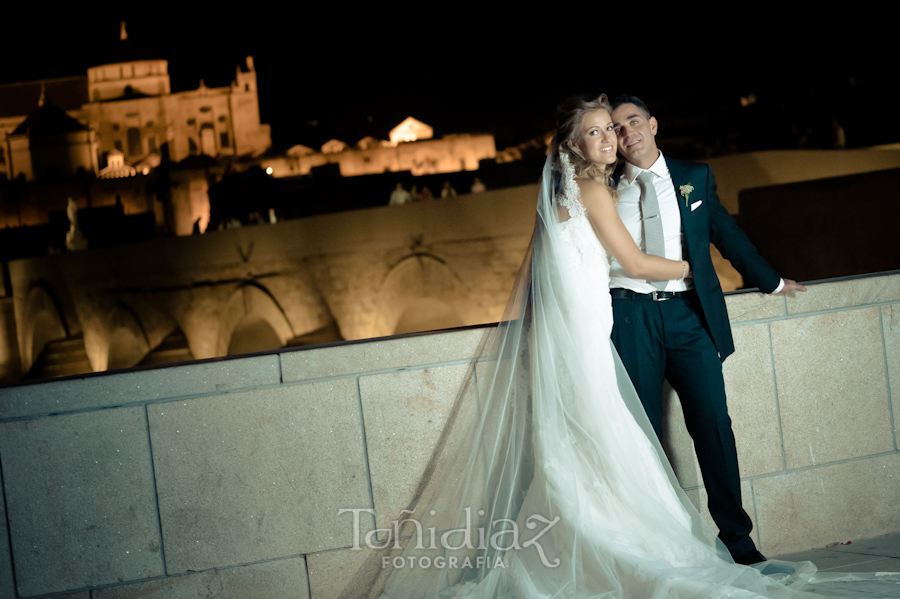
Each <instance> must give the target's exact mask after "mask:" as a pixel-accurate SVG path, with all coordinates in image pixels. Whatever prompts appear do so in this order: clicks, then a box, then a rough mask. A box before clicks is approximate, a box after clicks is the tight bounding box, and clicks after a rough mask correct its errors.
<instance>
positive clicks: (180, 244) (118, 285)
mask: <svg viewBox="0 0 900 599" xmlns="http://www.w3.org/2000/svg"><path fill="white" fill-rule="evenodd" d="M535 194H536V186H535V185H531V186H526V187H519V188H511V189H507V190H502V191H494V192H487V193H483V194H479V195H473V196H467V197H461V198H457V199H454V200H451V201H446V202H445V201H434V202H431V203H428V204H416V205H407V206H393V207H388V206H385V207H383V208H375V209H370V210H362V211H356V212H349V213H340V214H331V215H324V216H318V217H313V218H308V219H301V220H294V221H285V222H281V223H278V224H275V225H258V226H254V227H244V228H240V229H233V230H229V231H220V232H212V233H208V234H205V235H197V236H191V237H177V238H170V239H161V240H153V241H150V242H146V243H137V244H132V245H128V246H120V247H115V248H108V249H99V250H91V251H88V252H81V253H69V254H64V255H58V256H49V257H46V258H36V259H30V260H21V261H15V262H12V263H10V266H9V275H10V281H11V287H12V291H13V293H12V296H13V306H14V312H15V322H16V324H17V327H16V328H17V346H18V354H19V356H20V360H21V372H28V371H29V370H33V372H34V371H35V370H37V371H40V373H41V374H43V375H45V376H46V375H48V374H73V372H72V371H71V369H70V370H68V371H66V370H65V368H71V366H70V365H65V364H63V365H59V366H57V368H60V369H61V370H58V371H56V372H51V371H50V369H51V368H53V367H54V365H53V364H46V363H40V364H38V365H37V368H36V369H33V366H35V364H36V362H39V360H38V358H39V357H40V356H41V354H42V352H44V353H45V356H44V358H45V359H46V354H47V353H48V352H46V351H45V350H47V349H52V348H54V347H56V346H58V345H60V344H62V343H68V344H69V345H72V344H73V342H74V346H75V350H74V351H75V352H77V351H78V350H80V349H81V347H83V350H81V351H83V355H84V358H86V360H87V362H88V363H89V364H84V358H82V364H81V368H82V370H80V371H78V370H76V371H75V372H91V371H95V372H96V371H103V370H108V369H119V368H129V367H132V366H135V365H138V364H149V363H156V362H161V361H168V362H171V361H183V360H187V359H202V358H213V357H220V356H225V355H231V354H243V353H250V352H255V351H261V350H269V349H277V348H279V347H285V346H295V345H306V344H310V343H321V342H328V341H339V340H354V339H363V338H369V337H381V336H386V335H393V334H397V333H405V332H411V331H422V330H430V329H442V328H449V327H456V326H462V325H470V324H478V323H486V322H496V321H497V320H499V318H500V316H501V314H502V311H503V307H504V305H505V302H506V299H507V296H508V294H509V288H510V286H511V284H512V280H513V278H514V276H515V274H516V271H517V270H518V267H519V265H520V263H521V261H522V257H523V255H524V251H525V248H526V246H527V244H528V242H529V240H530V233H531V229H532V227H533V219H534V215H533V204H534V198H535V197H536V196H535ZM79 340H81V341H79ZM79 343H81V345H79ZM165 352H168V354H166V355H165V356H164V355H162V354H163V353H165ZM179 352H180V353H179ZM173 358H174V359H173Z"/></svg>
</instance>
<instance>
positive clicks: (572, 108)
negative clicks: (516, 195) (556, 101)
mask: <svg viewBox="0 0 900 599" xmlns="http://www.w3.org/2000/svg"><path fill="white" fill-rule="evenodd" d="M595 110H605V111H606V112H612V106H611V105H610V103H609V100H608V99H607V97H606V94H600V95H599V96H597V97H594V96H592V95H590V94H579V95H577V96H572V97H571V98H568V99H566V100H565V101H564V102H563V103H562V104H560V105H559V106H558V107H557V109H556V135H554V136H553V141H552V142H551V144H550V151H551V153H552V155H553V167H554V169H556V170H561V167H560V164H559V154H560V153H561V152H565V153H566V154H567V155H568V157H569V161H570V162H571V163H572V166H573V167H574V169H575V176H576V177H585V178H589V179H593V180H594V181H597V182H598V183H603V184H604V185H606V186H607V187H609V188H610V191H611V192H612V191H614V190H613V189H612V173H613V170H615V167H616V163H615V162H614V163H612V164H603V165H598V164H594V163H593V162H590V161H588V160H587V159H586V158H585V157H584V154H583V153H582V151H581V149H580V148H579V147H578V144H577V143H576V140H577V138H578V137H579V136H580V135H581V122H582V121H583V120H584V115H586V114H587V113H589V112H593V111H595ZM560 140H562V141H560ZM613 197H614V198H615V194H613Z"/></svg>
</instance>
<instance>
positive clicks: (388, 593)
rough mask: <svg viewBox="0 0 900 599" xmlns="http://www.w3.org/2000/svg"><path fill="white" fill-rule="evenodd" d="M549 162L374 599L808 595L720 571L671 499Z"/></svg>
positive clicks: (755, 576)
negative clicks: (520, 246) (507, 283)
mask: <svg viewBox="0 0 900 599" xmlns="http://www.w3.org/2000/svg"><path fill="white" fill-rule="evenodd" d="M553 158H554V156H553V155H552V153H551V156H550V157H548V159H547V161H546V163H545V165H544V170H543V176H542V179H541V183H540V189H539V194H538V202H537V216H536V222H535V227H534V235H533V238H532V242H531V244H530V247H529V249H528V252H527V255H526V258H525V260H524V262H523V265H522V267H521V269H520V272H519V274H518V276H517V278H516V282H515V286H514V289H513V292H512V294H511V296H510V300H509V303H508V305H507V308H506V311H505V314H504V317H503V319H502V321H501V322H500V324H499V325H498V326H497V327H496V328H494V329H493V330H492V331H491V332H490V334H489V335H487V337H486V340H485V341H484V343H483V346H482V348H481V349H480V352H479V355H478V356H477V358H475V359H474V360H473V362H472V368H471V370H470V375H469V377H468V378H467V380H466V383H465V385H464V387H463V389H462V390H461V391H460V396H459V398H458V399H457V401H456V403H455V405H454V408H453V411H452V412H451V414H450V415H449V418H448V423H447V426H446V428H445V431H444V433H443V435H442V437H441V439H440V441H439V443H438V445H437V447H436V449H435V450H434V453H433V455H432V457H431V460H430V462H429V464H428V467H427V470H426V473H425V476H424V477H423V479H422V482H421V483H420V485H419V487H418V489H417V491H416V495H415V497H414V499H413V501H412V502H411V504H410V505H409V506H408V509H407V510H406V511H405V512H404V514H403V515H402V518H405V519H404V520H400V521H395V522H396V524H395V527H394V535H393V538H392V539H391V540H390V542H389V543H387V544H386V545H385V546H386V547H387V548H388V549H387V550H386V551H389V550H390V549H391V548H394V547H396V549H395V550H393V552H386V553H384V554H383V555H382V557H381V566H382V567H386V568H388V569H391V568H392V569H393V571H392V573H391V574H390V577H389V579H388V581H387V585H386V588H385V591H384V594H383V595H382V597H383V598H384V599H406V598H410V599H411V598H420V597H436V598H462V597H469V598H495V597H496V598H501V597H509V598H516V599H526V598H535V599H537V598H541V599H543V598H551V597H552V598H601V597H609V598H612V597H634V598H641V599H649V598H658V599H662V598H682V599H708V598H711V597H722V598H724V597H729V598H731V597H771V598H782V597H785V598H787V597H796V598H801V597H813V596H814V595H811V594H809V593H808V592H806V591H804V590H801V587H803V586H804V585H805V584H806V583H807V582H808V581H809V579H810V578H811V577H812V576H813V575H814V574H815V567H814V566H813V565H812V564H810V563H808V562H804V563H800V564H780V566H782V567H781V568H779V569H780V570H782V573H781V574H779V575H777V576H766V575H763V574H762V573H761V572H760V570H759V569H756V568H753V567H747V566H741V565H736V564H734V563H733V561H732V559H731V557H730V556H729V555H728V553H727V551H726V550H725V548H724V546H722V545H721V543H720V542H718V540H717V539H716V537H715V533H714V532H713V531H711V530H708V529H707V527H706V526H705V525H704V523H703V520H702V519H701V517H700V515H699V514H698V512H697V510H696V509H695V508H694V506H693V505H692V504H691V502H690V501H689V500H688V499H687V497H686V496H685V494H684V493H683V492H682V491H681V489H680V487H679V485H678V482H677V480H676V479H675V476H674V474H673V472H672V470H671V468H670V466H669V464H668V461H667V458H666V456H665V454H664V453H663V450H662V448H661V447H660V445H659V443H658V441H657V440H656V436H655V434H654V433H653V430H652V428H651V427H650V424H649V421H648V420H647V417H646V415H645V414H644V410H643V408H642V406H641V403H640V400H639V399H638V397H637V394H636V393H635V391H634V388H633V386H632V384H631V381H630V380H629V379H628V376H627V374H626V373H625V371H624V368H623V367H622V366H621V363H620V362H619V359H618V356H617V354H616V352H615V349H614V347H613V346H612V344H611V342H610V339H609V334H610V329H611V326H612V312H611V300H610V297H609V290H608V274H609V257H608V255H607V253H606V251H605V250H604V248H603V247H602V245H601V244H600V242H599V241H598V239H597V237H596V235H595V234H594V232H593V230H592V228H591V225H590V223H589V221H588V219H587V218H586V216H585V214H584V208H583V206H582V205H581V202H580V194H579V191H578V185H577V184H576V182H575V180H574V174H573V172H572V170H571V167H570V166H567V161H566V159H565V156H564V153H561V159H557V160H554V159H553ZM554 165H555V166H556V168H554ZM560 165H562V166H561V167H560ZM559 171H562V172H561V173H560V172H559ZM560 175H561V177H560ZM897 588H900V587H897ZM871 596H875V595H871ZM884 596H888V595H884Z"/></svg>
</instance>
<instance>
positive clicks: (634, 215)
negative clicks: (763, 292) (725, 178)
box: [609, 152, 784, 294]
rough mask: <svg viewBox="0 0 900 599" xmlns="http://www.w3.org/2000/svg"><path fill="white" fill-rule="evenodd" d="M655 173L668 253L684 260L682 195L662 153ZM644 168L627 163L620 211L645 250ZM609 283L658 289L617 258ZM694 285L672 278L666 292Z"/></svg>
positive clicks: (642, 289) (640, 289) (781, 284)
mask: <svg viewBox="0 0 900 599" xmlns="http://www.w3.org/2000/svg"><path fill="white" fill-rule="evenodd" d="M647 170H648V171H650V172H651V173H653V187H654V189H656V197H657V201H658V202H659V215H660V218H661V220H662V228H663V237H664V239H665V248H666V250H665V251H666V255H665V257H666V258H668V259H669V260H683V259H684V246H683V243H684V240H683V237H684V234H683V233H682V231H681V212H680V210H679V208H678V198H677V197H676V196H675V186H674V185H673V183H672V175H671V174H670V173H669V167H668V166H667V165H666V160H665V158H663V155H662V152H660V153H659V158H657V159H656V162H654V163H653V164H652V165H651V166H650V168H648V169H647ZM642 172H643V169H641V168H638V167H636V166H634V165H633V164H631V163H629V162H626V163H625V168H624V170H623V171H622V178H621V179H619V186H618V187H617V188H616V189H617V191H618V192H619V202H618V203H617V204H616V211H617V212H618V213H619V217H620V218H621V219H622V222H623V223H625V228H626V229H628V232H629V233H631V236H632V237H633V238H634V242H635V243H636V244H637V246H638V247H639V248H640V249H641V251H642V252H643V251H645V247H644V227H643V226H642V224H641V188H640V185H638V183H637V181H636V179H637V176H638V175H640V174H641V173H642ZM609 286H610V287H612V288H616V287H619V288H623V289H631V290H632V291H636V292H638V293H652V292H653V291H655V290H656V288H655V287H654V286H653V285H651V284H650V283H649V282H648V281H646V280H644V279H633V278H631V277H629V276H628V274H627V273H626V272H625V269H623V268H622V265H621V264H619V262H618V261H617V260H616V259H615V258H613V259H612V262H611V263H610V268H609ZM693 287H694V284H693V280H691V279H686V280H672V281H669V282H668V283H667V284H666V286H665V288H664V289H663V291H686V290H688V289H692V288H693ZM783 287H784V279H781V281H780V282H779V283H778V287H776V288H775V290H774V291H773V292H772V294H775V293H778V292H779V291H781V289H782V288H783Z"/></svg>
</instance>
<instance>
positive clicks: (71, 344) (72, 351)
mask: <svg viewBox="0 0 900 599" xmlns="http://www.w3.org/2000/svg"><path fill="white" fill-rule="evenodd" d="M93 371H94V370H93V368H91V363H90V362H89V361H88V357H87V353H86V352H85V351H84V335H81V334H78V335H75V336H74V337H70V338H69V339H57V340H56V341H49V342H48V343H47V345H45V346H44V349H43V350H42V351H41V354H40V355H39V356H38V358H37V360H35V361H34V364H32V365H31V369H30V370H29V371H28V372H27V373H26V374H25V376H23V377H22V379H23V380H31V379H43V378H51V377H56V376H69V375H72V374H86V373H88V372H93Z"/></svg>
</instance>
